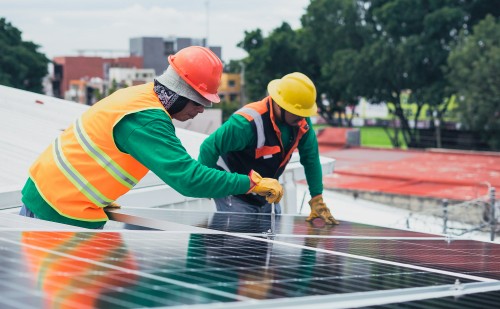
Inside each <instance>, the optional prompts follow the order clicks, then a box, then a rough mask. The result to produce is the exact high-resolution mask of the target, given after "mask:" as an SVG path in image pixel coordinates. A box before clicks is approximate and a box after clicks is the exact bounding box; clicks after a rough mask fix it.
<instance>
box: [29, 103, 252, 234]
mask: <svg viewBox="0 0 500 309" xmlns="http://www.w3.org/2000/svg"><path fill="white" fill-rule="evenodd" d="M113 137H114V140H115V144H116V146H117V147H118V148H119V149H120V150H121V151H123V152H125V153H128V154H130V155H132V156H133V157H134V158H136V159H137V160H138V161H139V162H141V163H142V164H143V165H144V166H146V167H147V168H148V169H150V170H151V171H153V172H154V173H155V174H156V175H157V176H158V177H160V178H161V179H162V180H163V181H164V182H165V183H167V184H168V185H169V186H171V187H172V188H174V189H175V190H176V191H178V192H179V193H181V194H183V195H185V196H192V197H212V198H217V197H224V196H228V195H234V194H244V193H246V192H247V191H248V190H249V188H250V180H249V178H248V176H246V175H240V174H236V173H232V174H229V173H226V172H222V171H219V170H216V169H212V168H208V167H206V166H204V165H202V164H200V163H199V162H198V161H196V160H195V159H193V158H192V157H191V156H190V155H189V154H188V153H187V152H186V149H185V148H184V146H182V144H181V141H180V140H179V138H178V137H177V136H176V135H175V127H174V125H173V123H172V120H171V119H170V118H169V117H168V116H167V115H166V114H165V113H164V112H163V111H161V110H154V109H151V110H145V111H141V112H138V113H133V114H130V115H127V116H125V117H124V118H123V119H122V120H120V122H118V123H117V124H116V126H115V127H114V130H113ZM48 177H49V176H48ZM22 193H23V197H22V201H23V203H24V204H25V205H26V206H27V207H28V208H29V209H30V210H31V211H32V212H33V213H35V215H36V216H37V217H39V218H41V219H44V220H49V221H54V222H60V223H66V224H72V225H77V226H81V227H86V228H96V227H99V226H101V225H102V224H103V223H104V222H85V221H79V220H73V219H69V218H66V217H64V216H62V215H60V214H59V213H57V212H56V211H55V210H54V209H53V208H52V207H50V206H49V205H48V204H47V202H45V200H44V199H43V197H42V196H41V195H40V193H39V191H38V189H37V188H36V186H35V183H34V182H33V180H31V179H28V181H27V182H26V184H25V186H24V188H23V191H22Z"/></svg>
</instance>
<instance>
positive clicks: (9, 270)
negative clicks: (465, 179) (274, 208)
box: [0, 209, 500, 308]
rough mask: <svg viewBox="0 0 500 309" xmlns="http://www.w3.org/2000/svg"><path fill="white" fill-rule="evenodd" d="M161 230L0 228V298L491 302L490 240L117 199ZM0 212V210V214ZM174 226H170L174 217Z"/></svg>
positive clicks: (238, 304)
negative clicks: (133, 205)
mask: <svg viewBox="0 0 500 309" xmlns="http://www.w3.org/2000/svg"><path fill="white" fill-rule="evenodd" d="M112 216H113V217H114V218H116V219H119V218H121V219H124V220H125V221H126V223H131V224H134V223H138V221H140V222H141V224H140V225H146V226H148V224H149V223H150V224H151V225H150V227H154V228H159V227H165V229H166V230H164V231H153V230H147V231H132V230H121V231H107V230H104V231H89V230H84V229H74V230H72V231H64V230H61V231H46V230H42V231H33V230H26V231H20V230H17V229H11V230H9V229H0V277H1V279H2V280H0V289H1V291H2V292H1V295H2V297H1V298H0V308H41V307H65V308H95V307H98V308H140V307H166V306H170V307H172V306H173V307H175V306H185V305H191V306H194V305H197V306H194V307H195V308H197V307H200V308H201V307H206V308H213V307H214V306H216V307H223V308H226V307H227V308H270V307H276V308H279V307H282V308H294V307H314V308H318V307H319V308H324V307H329V308H352V307H363V306H381V305H384V306H390V304H391V303H398V305H402V306H404V307H405V308H406V307H408V308H429V307H436V306H441V305H443V306H451V307H453V308H459V307H461V306H462V307H464V306H465V307H471V306H472V307H473V306H475V304H476V302H477V304H484V306H482V307H485V308H487V307H491V306H490V305H488V304H498V301H499V300H500V282H498V281H497V279H498V278H500V258H499V256H500V255H499V254H498V253H499V250H500V246H499V245H497V244H494V243H483V242H476V241H470V240H456V239H450V238H446V237H443V236H439V235H429V234H422V233H412V232H408V231H399V232H401V234H398V233H397V232H398V230H392V229H384V228H380V227H373V226H367V225H360V224H354V223H349V222H343V223H342V224H341V225H340V226H336V227H332V228H328V227H324V226H321V224H320V223H319V222H316V223H315V224H313V225H310V224H309V223H307V222H305V221H304V217H299V216H279V217H278V219H277V226H276V230H275V232H276V236H275V237H273V238H269V237H266V234H265V233H263V232H267V231H268V230H269V228H270V222H271V220H270V215H252V216H249V215H247V216H242V215H240V214H213V213H199V212H182V211H169V210H165V209H154V210H147V209H142V210H141V212H139V211H138V210H134V209H121V210H119V211H117V212H115V213H113V214H112ZM1 218H2V214H0V220H1ZM179 227H182V229H179Z"/></svg>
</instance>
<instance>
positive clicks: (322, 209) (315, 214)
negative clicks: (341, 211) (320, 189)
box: [306, 194, 340, 224]
mask: <svg viewBox="0 0 500 309" xmlns="http://www.w3.org/2000/svg"><path fill="white" fill-rule="evenodd" d="M309 205H310V206H311V214H310V215H309V217H307V219H306V221H308V222H311V221H312V220H314V219H316V218H321V219H323V220H325V223H326V224H339V223H340V222H338V221H337V220H335V218H334V217H333V216H332V214H331V213H330V209H328V207H326V204H325V202H323V195H321V194H320V195H316V196H315V197H313V198H312V199H311V200H310V201H309Z"/></svg>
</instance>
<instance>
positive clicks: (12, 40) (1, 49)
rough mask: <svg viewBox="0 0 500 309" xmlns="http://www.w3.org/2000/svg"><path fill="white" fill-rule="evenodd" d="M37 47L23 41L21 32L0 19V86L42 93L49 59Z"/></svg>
mask: <svg viewBox="0 0 500 309" xmlns="http://www.w3.org/2000/svg"><path fill="white" fill-rule="evenodd" d="M39 47H40V46H38V45H36V44H35V43H33V42H29V41H23V40H22V38H21V31H19V30H18V29H17V28H16V27H14V26H13V25H12V24H11V23H9V22H7V21H6V19H5V18H0V84H2V85H5V86H9V87H15V88H19V89H24V90H28V91H33V92H38V93H42V92H43V86H42V79H43V77H45V76H46V75H47V65H48V63H49V59H47V57H46V56H45V55H44V54H42V53H40V52H39V51H38V48H39Z"/></svg>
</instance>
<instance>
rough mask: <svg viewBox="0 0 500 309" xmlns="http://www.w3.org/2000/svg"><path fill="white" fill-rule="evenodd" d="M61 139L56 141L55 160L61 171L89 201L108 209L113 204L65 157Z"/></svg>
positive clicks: (54, 148)
mask: <svg viewBox="0 0 500 309" xmlns="http://www.w3.org/2000/svg"><path fill="white" fill-rule="evenodd" d="M59 139H60V138H59V137H58V138H56V140H55V141H54V147H52V149H53V150H54V158H55V159H56V160H55V161H56V164H57V167H58V168H59V170H60V171H61V172H62V173H63V174H64V175H65V176H66V178H68V180H69V181H71V183H72V184H73V185H74V186H75V187H76V188H78V190H79V191H80V192H82V193H83V194H84V195H85V196H86V197H87V198H88V199H89V200H91V201H92V202H93V203H94V204H96V205H97V206H99V207H106V206H107V205H109V203H111V202H112V200H111V199H108V198H106V197H105V196H104V195H103V194H102V193H101V192H99V190H97V189H96V188H95V187H94V186H93V185H92V184H90V182H89V181H87V180H86V179H85V178H84V177H83V176H82V175H81V174H80V173H79V172H78V171H77V170H76V169H75V168H74V167H73V165H72V164H71V163H70V162H69V161H68V159H66V157H65V156H64V153H63V150H62V147H61V143H60V142H59Z"/></svg>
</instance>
